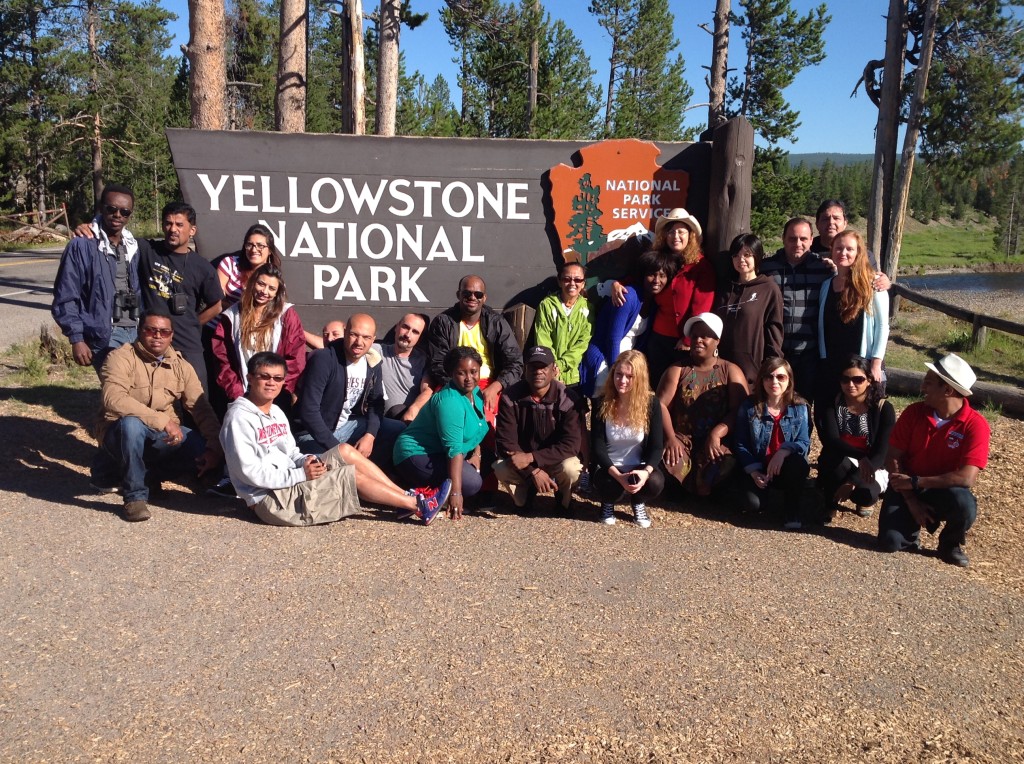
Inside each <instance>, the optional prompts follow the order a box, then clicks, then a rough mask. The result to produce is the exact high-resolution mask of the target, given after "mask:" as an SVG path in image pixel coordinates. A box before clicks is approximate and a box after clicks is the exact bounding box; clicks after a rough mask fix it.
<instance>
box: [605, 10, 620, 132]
mask: <svg viewBox="0 0 1024 764" xmlns="http://www.w3.org/2000/svg"><path fill="white" fill-rule="evenodd" d="M615 14H616V19H617V18H618V11H616V12H615ZM619 50H620V46H619V35H618V34H617V33H616V34H613V35H612V53H611V55H610V56H609V57H608V96H607V98H605V102H604V137H605V138H607V137H608V136H610V135H611V134H612V110H613V108H614V105H615V72H616V70H617V69H618V68H619Z"/></svg>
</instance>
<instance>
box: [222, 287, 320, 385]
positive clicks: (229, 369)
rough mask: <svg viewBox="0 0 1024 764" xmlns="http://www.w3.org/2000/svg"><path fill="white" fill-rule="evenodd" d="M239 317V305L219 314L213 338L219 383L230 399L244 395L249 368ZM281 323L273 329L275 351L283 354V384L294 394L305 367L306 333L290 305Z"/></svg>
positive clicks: (281, 317)
mask: <svg viewBox="0 0 1024 764" xmlns="http://www.w3.org/2000/svg"><path fill="white" fill-rule="evenodd" d="M239 320H240V316H239V312H238V305H232V306H231V307H230V308H228V309H227V310H226V311H224V312H223V313H221V314H220V317H219V318H218V320H217V328H216V329H214V330H213V338H212V339H211V341H210V347H211V349H212V350H213V355H214V357H215V358H216V359H217V385H218V387H220V388H221V389H222V390H223V391H224V392H225V393H226V394H227V396H228V400H229V401H233V400H235V399H236V398H241V397H242V396H243V395H245V375H246V370H245V364H243V363H242V353H241V348H240V347H239V345H238V337H237V336H236V332H237V329H238V324H239ZM278 324H279V327H275V331H274V336H275V338H276V344H275V346H274V348H273V350H274V352H275V353H277V354H278V355H280V356H283V357H284V360H285V363H286V371H285V380H284V387H285V390H287V391H288V392H290V393H294V392H295V388H296V386H297V385H298V382H299V377H300V376H302V372H303V370H304V369H305V368H306V335H305V332H304V331H303V329H302V321H301V320H300V319H299V314H298V313H296V312H295V309H294V308H293V307H292V306H291V305H286V306H285V309H284V312H283V313H282V314H281V316H280V318H278Z"/></svg>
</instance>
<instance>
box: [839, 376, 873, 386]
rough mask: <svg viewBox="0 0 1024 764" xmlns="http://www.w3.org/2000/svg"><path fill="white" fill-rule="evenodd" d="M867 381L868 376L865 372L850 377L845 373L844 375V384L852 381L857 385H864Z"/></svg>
mask: <svg viewBox="0 0 1024 764" xmlns="http://www.w3.org/2000/svg"><path fill="white" fill-rule="evenodd" d="M867 381H868V378H867V377H865V376H864V375H863V374H857V375H855V376H852V377H848V376H846V375H845V374H844V375H843V384H844V385H848V384H850V383H851V382H852V383H853V384H855V385H863V384H864V383H865V382H867Z"/></svg>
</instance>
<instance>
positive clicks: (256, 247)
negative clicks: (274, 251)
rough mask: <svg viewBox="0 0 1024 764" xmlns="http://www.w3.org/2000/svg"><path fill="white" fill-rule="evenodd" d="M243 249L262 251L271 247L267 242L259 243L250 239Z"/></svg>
mask: <svg viewBox="0 0 1024 764" xmlns="http://www.w3.org/2000/svg"><path fill="white" fill-rule="evenodd" d="M242 249H248V250H249V251H250V252H262V251H263V250H265V249H270V247H268V246H267V245H266V244H257V243H255V242H252V241H248V242H246V243H245V246H244V247H242Z"/></svg>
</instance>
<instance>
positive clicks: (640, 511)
mask: <svg viewBox="0 0 1024 764" xmlns="http://www.w3.org/2000/svg"><path fill="white" fill-rule="evenodd" d="M633 522H634V523H636V524H637V525H639V526H640V527H641V528H650V527H651V518H650V517H649V516H648V514H647V506H646V505H645V504H643V503H640V504H634V505H633Z"/></svg>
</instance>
